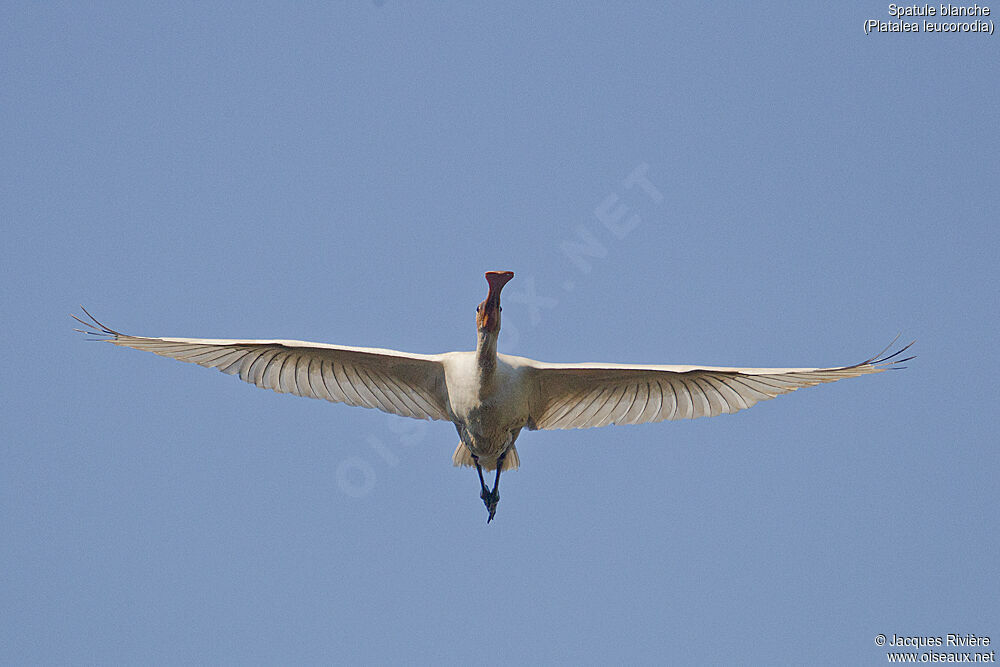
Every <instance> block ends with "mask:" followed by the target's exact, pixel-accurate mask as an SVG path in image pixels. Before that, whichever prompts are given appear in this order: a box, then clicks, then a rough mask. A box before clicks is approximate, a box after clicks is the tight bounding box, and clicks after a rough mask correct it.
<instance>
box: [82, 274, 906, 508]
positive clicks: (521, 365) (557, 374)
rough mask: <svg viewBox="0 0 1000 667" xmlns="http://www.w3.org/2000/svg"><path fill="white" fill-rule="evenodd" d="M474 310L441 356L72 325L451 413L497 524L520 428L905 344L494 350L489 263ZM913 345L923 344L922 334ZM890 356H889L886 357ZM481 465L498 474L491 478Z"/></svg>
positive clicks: (600, 420)
mask: <svg viewBox="0 0 1000 667" xmlns="http://www.w3.org/2000/svg"><path fill="white" fill-rule="evenodd" d="M485 277H486V282H487V284H488V287H489V291H488V293H487V295H486V298H485V299H484V300H483V301H482V302H481V303H480V304H479V305H478V306H477V307H476V349H475V351H467V352H446V353H443V354H412V353H408V352H399V351H396V350H388V349H379V348H367V347H347V346H343V345H331V344H326V343H311V342H306V341H299V340H239V339H232V340H230V339H210V338H160V337H147V336H132V335H129V334H124V333H121V332H119V331H116V330H114V329H112V328H110V327H108V326H105V325H104V324H102V323H101V322H100V321H98V320H97V319H96V318H95V317H94V316H93V315H91V314H90V313H89V312H88V311H87V310H86V308H83V307H82V306H81V310H83V313H84V315H85V316H86V317H87V318H88V320H89V321H87V320H84V319H81V318H80V317H78V316H76V315H72V317H73V318H74V319H75V320H76V321H77V322H79V323H80V324H82V325H83V326H84V329H76V331H78V332H80V333H84V334H89V335H91V336H95V337H96V338H97V339H98V340H104V341H107V342H110V343H113V344H114V345H119V346H123V347H129V348H133V349H136V350H145V351H147V352H152V353H154V354H158V355H160V356H164V357H169V358H172V359H177V360H178V361H184V362H189V363H194V364H198V365H199V366H204V367H206V368H216V369H218V370H220V371H221V372H223V373H226V374H229V375H237V376H239V378H240V379H241V380H244V381H245V382H249V383H252V384H254V385H256V386H258V387H261V388H263V389H271V390H273V391H276V392H279V393H290V394H295V395H297V396H307V397H310V398H317V399H325V400H327V401H332V402H334V403H346V404H347V405H353V406H361V407H366V408H376V409H379V410H382V411H384V412H387V413H391V414H394V415H401V416H403V417H412V418H415V419H425V420H441V421H450V422H452V423H453V424H454V425H455V428H456V430H457V431H458V437H459V443H458V446H457V447H456V448H455V451H454V453H453V454H452V464H453V465H455V466H465V467H475V468H476V472H477V473H478V474H479V485H480V494H479V497H480V499H481V500H482V501H483V504H484V505H485V507H486V510H487V512H488V516H487V519H486V522H487V523H490V522H491V521H492V520H493V518H494V516H495V514H496V511H497V504H498V503H499V502H500V492H499V486H500V473H501V472H505V471H508V470H516V469H517V468H518V467H519V466H520V457H519V456H518V452H517V447H516V446H515V442H516V441H517V438H518V435H519V434H520V433H521V430H522V429H525V428H527V429H528V430H531V431H533V430H539V429H579V428H591V427H599V426H608V425H613V424H643V423H648V422H659V421H664V420H675V419H694V418H696V417H708V416H713V417H714V416H716V415H720V414H730V413H734V412H737V411H739V410H743V409H746V408H749V407H752V406H753V405H755V404H756V403H758V402H760V401H764V400H768V399H771V398H774V397H775V396H778V395H781V394H787V393H789V392H792V391H795V390H796V389H801V388H803V387H811V386H814V385H817V384H821V383H826V382H835V381H836V380H841V379H843V378H849V377H856V376H859V375H867V374H871V373H880V372H882V371H885V370H889V369H898V368H905V367H904V366H901V365H900V364H902V363H903V362H906V361H909V360H910V359H913V358H914V357H913V356H910V357H906V358H903V359H898V358H897V357H899V356H900V355H901V354H902V353H903V352H905V351H906V350H908V349H909V348H910V347H911V346H912V345H913V342H911V343H910V344H909V345H906V346H905V347H903V348H901V349H899V350H897V351H896V352H893V353H891V354H888V355H886V352H888V350H889V349H891V348H892V346H893V345H894V344H895V343H896V341H897V340H899V336H898V335H897V336H896V338H895V339H893V341H892V343H890V344H889V345H888V346H887V347H886V348H885V349H883V350H882V352H880V353H879V354H877V355H875V356H873V357H870V358H869V359H867V360H866V361H862V362H861V363H857V364H853V365H850V366H837V367H832V368H728V367H719V366H678V365H673V366H671V365H637V364H618V363H550V362H542V361H535V360H534V359H528V358H526V357H518V356H513V355H509V354H500V353H498V352H497V339H498V336H499V334H500V314H501V311H502V308H501V307H500V293H501V291H502V290H503V288H504V286H505V285H506V284H507V283H508V282H509V281H510V280H511V279H512V278H513V277H514V272H513V271H488V272H486V274H485ZM914 342H916V341H914ZM883 355H886V356H883ZM483 471H486V472H494V474H495V476H494V479H493V484H492V487H490V486H489V485H487V483H486V478H485V477H484V475H483Z"/></svg>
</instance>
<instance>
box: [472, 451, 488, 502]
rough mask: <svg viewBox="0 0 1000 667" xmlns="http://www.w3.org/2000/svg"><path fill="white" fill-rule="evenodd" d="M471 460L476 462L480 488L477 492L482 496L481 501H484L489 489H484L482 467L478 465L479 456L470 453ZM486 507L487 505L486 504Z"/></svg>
mask: <svg viewBox="0 0 1000 667" xmlns="http://www.w3.org/2000/svg"><path fill="white" fill-rule="evenodd" d="M472 460H473V461H475V463H476V472H478V473H479V486H480V488H481V489H482V491H480V493H479V497H480V498H482V500H483V502H484V503H485V502H486V497H487V496H488V495H489V491H487V490H486V480H484V479H483V469H482V468H481V467H480V466H479V457H478V456H476V455H475V454H473V455H472ZM487 507H489V505H488V504H487Z"/></svg>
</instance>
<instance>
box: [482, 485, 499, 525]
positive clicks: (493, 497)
mask: <svg viewBox="0 0 1000 667" xmlns="http://www.w3.org/2000/svg"><path fill="white" fill-rule="evenodd" d="M479 497H480V498H482V500H483V504H484V505H486V509H487V510H489V513H490V515H489V517H488V518H487V519H486V523H489V522H490V521H492V520H493V515H494V514H496V513H497V503H499V502H500V492H499V491H497V490H496V489H493V490H492V491H487V490H486V487H485V486H484V487H483V490H482V491H481V492H480V494H479Z"/></svg>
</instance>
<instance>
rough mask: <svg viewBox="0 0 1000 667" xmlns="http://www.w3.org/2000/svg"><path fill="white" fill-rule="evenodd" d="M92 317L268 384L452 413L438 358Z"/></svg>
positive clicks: (94, 325)
mask: <svg viewBox="0 0 1000 667" xmlns="http://www.w3.org/2000/svg"><path fill="white" fill-rule="evenodd" d="M83 312H84V313H86V314H87V317H89V318H90V320H91V321H90V322H85V321H84V320H82V319H80V318H79V317H76V316H75V315H74V316H73V317H74V318H75V319H76V320H77V321H78V322H80V323H81V324H83V325H84V326H85V327H86V330H80V329H77V331H81V332H82V333H87V334H91V335H95V336H98V337H99V338H100V339H101V340H106V341H108V342H110V343H114V344H115V345H121V346H124V347H131V348H134V349H136V350H146V351H147V352H153V353H154V354H159V355H160V356H164V357H170V358H171V359H177V360H178V361H185V362H189V363H193V364H198V365H199V366H204V367H206V368H217V369H219V370H220V371H222V372H223V373H227V374H229V375H238V376H239V378H240V379H241V380H243V381H245V382H250V383H252V384H255V385H257V386H258V387H261V388H263V389H271V390H273V391H276V392H279V393H283V394H284V393H288V394H295V395H296V396H308V397H310V398H322V399H325V400H327V401H333V402H334V403H346V404H348V405H357V406H361V407H365V408H377V409H379V410H382V411H384V412H389V413H392V414H394V415H401V416H403V417H414V418H416V419H443V420H447V419H448V410H447V407H446V406H447V404H448V394H447V390H446V388H445V382H444V367H443V366H442V364H441V361H440V359H439V357H438V356H435V355H423V354H408V353H405V352H396V351H395V350H380V349H374V348H364V347H344V346H341V345H326V344H323V343H308V342H305V341H298V340H213V339H207V338H148V337H145V336H129V335H127V334H123V333H121V332H118V331H115V330H114V329H111V328H109V327H106V326H104V325H103V324H101V323H100V322H98V321H97V320H96V319H94V316H93V315H91V314H90V313H88V312H87V311H86V309H84V311H83Z"/></svg>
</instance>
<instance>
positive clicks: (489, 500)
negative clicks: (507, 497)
mask: <svg viewBox="0 0 1000 667" xmlns="http://www.w3.org/2000/svg"><path fill="white" fill-rule="evenodd" d="M506 457H507V452H506V451H505V452H504V453H503V454H501V455H500V457H499V458H498V459H497V476H496V478H495V479H494V480H493V490H492V491H490V492H489V493H487V492H486V486H485V485H483V493H484V494H485V495H486V497H485V498H483V502H484V503H486V509H488V510H489V511H490V516H489V518H487V519H486V523H489V522H490V521H492V520H493V515H494V514H496V513H497V503H499V502H500V492H499V491H497V487H499V486H500V469H501V468H503V460H504V459H505V458H506Z"/></svg>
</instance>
